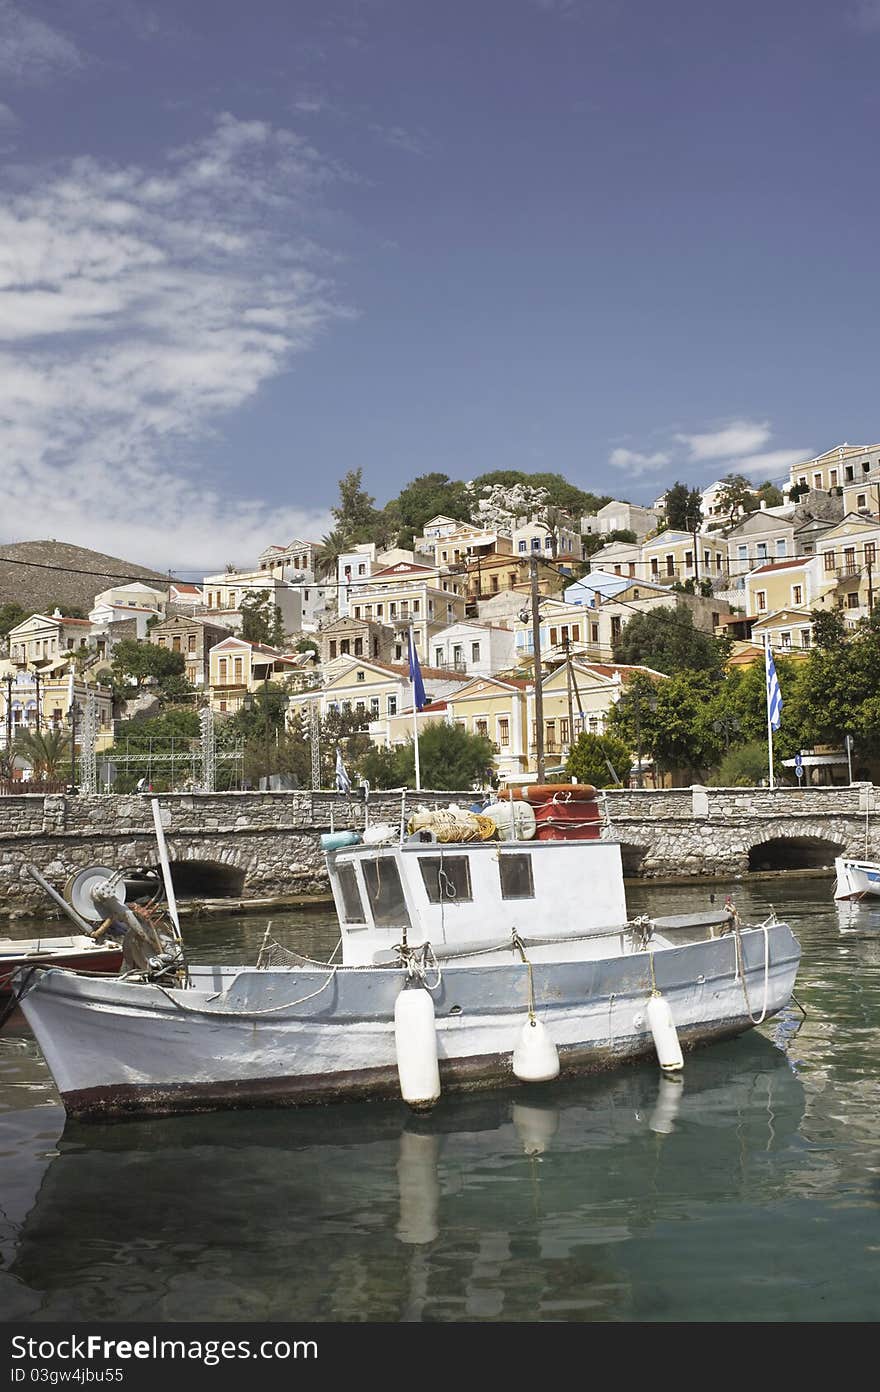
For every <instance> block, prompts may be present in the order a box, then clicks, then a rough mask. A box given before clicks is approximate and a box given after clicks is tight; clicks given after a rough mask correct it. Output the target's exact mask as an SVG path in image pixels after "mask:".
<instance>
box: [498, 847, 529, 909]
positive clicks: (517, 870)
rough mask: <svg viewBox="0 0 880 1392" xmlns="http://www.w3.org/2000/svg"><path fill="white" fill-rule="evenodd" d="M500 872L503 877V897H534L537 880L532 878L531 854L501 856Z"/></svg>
mask: <svg viewBox="0 0 880 1392" xmlns="http://www.w3.org/2000/svg"><path fill="white" fill-rule="evenodd" d="M498 873H499V875H500V877H501V898H502V899H534V897H535V882H534V880H533V879H532V857H531V856H530V855H502V856H500V857H499V859H498Z"/></svg>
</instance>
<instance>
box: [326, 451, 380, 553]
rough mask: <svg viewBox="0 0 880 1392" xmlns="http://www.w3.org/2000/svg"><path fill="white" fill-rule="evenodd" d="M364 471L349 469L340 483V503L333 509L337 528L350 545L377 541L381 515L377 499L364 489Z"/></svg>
mask: <svg viewBox="0 0 880 1392" xmlns="http://www.w3.org/2000/svg"><path fill="white" fill-rule="evenodd" d="M363 472H364V471H363V469H349V471H348V473H347V474H346V475H345V477H344V478H342V479H340V481H339V502H338V504H337V506H336V507H335V508H331V509H330V510H331V512H332V513H333V516H334V518H335V519H336V526H337V528H338V530H339V531H340V532H341V533H342V535H343V536H344V537H345V539H346V541H347V542H348V543H349V544H354V543H356V542H359V541H374V540H376V534H377V531H379V530H381V528H380V514H379V513H378V512H377V511H376V509H375V507H374V506H373V504H374V502H375V499H374V498H372V497H371V496H370V494H369V493H367V492H366V491H365V490H364V488H363V487H362V480H363Z"/></svg>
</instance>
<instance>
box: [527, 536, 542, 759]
mask: <svg viewBox="0 0 880 1392" xmlns="http://www.w3.org/2000/svg"><path fill="white" fill-rule="evenodd" d="M529 569H530V571H531V580H532V653H533V658H534V673H535V746H536V754H537V757H536V760H535V763H536V765H537V772H538V782H539V783H543V782H544V693H543V691H542V690H541V678H542V672H541V614H540V609H539V605H540V603H541V596H540V594H539V593H538V558H537V556H530V557H529Z"/></svg>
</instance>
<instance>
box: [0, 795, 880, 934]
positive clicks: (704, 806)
mask: <svg viewBox="0 0 880 1392" xmlns="http://www.w3.org/2000/svg"><path fill="white" fill-rule="evenodd" d="M471 797H472V795H471V794H468V793H458V794H455V793H419V794H416V793H413V792H408V793H407V795H406V807H407V809H411V808H412V807H413V806H414V805H415V804H416V803H417V802H418V803H429V804H439V805H441V806H447V805H448V804H449V803H450V802H452V801H459V802H462V803H465V804H467V803H468V802H470V801H471ZM160 802H161V806H162V809H163V819H164V821H165V826H166V837H167V840H168V851H169V856H170V859H171V861H172V869H173V875H174V880H175V885H176V887H177V890H178V893H179V894H180V895H181V896H182V897H190V898H196V899H219V898H229V899H244V898H247V899H259V898H263V897H270V896H281V895H290V896H295V895H297V894H308V893H315V892H321V891H326V888H327V880H326V875H325V871H324V861H323V855H322V852H321V849H320V844H319V838H320V835H321V833H322V832H325V831H330V830H331V829H333V828H335V829H336V830H337V831H339V830H342V829H344V828H349V827H350V828H360V827H362V826H363V821H364V807H363V803H361V802H359V801H357V800H355V799H351V798H348V797H345V796H343V795H341V794H337V793H330V792H319V793H311V792H307V791H298V792H284V793H282V792H278V793H196V794H192V793H188V794H182V793H174V794H163V795H162V796H161V798H160ZM604 802H605V808H606V812H607V820H608V826H609V828H610V834H611V835H612V836H614V837H616V839H617V840H619V841H620V842H621V846H622V853H623V860H624V869H625V871H626V873H627V874H629V875H642V876H646V877H649V878H657V879H669V878H676V877H678V876H686V875H719V876H726V875H733V874H743V873H746V872H748V871H749V870H774V869H805V868H809V867H818V866H830V865H831V863H832V861H833V859H834V857H835V855H839V854H841V853H842V852H846V853H848V854H855V855H860V856H863V855H865V853H866V835H867V853H868V855H869V856H871V857H872V858H874V859H877V858H880V825H878V816H877V813H878V810H880V790H877V789H875V788H874V787H873V786H872V785H871V784H867V783H862V784H853V785H852V786H851V787H846V788H806V789H803V790H800V789H796V788H779V789H774V790H773V791H771V790H770V789H767V788H702V787H693V788H677V789H670V790H657V791H654V790H641V789H629V790H625V791H609V792H608V793H607V794H605V795H604ZM401 806H402V798H401V794H400V793H399V792H388V793H374V794H373V795H372V796H371V798H370V803H369V815H370V820H371V822H377V821H388V822H391V823H393V824H394V825H397V824H398V823H399V821H400V816H401ZM606 834H608V833H606ZM28 862H31V863H33V864H34V865H36V866H37V868H38V869H39V870H41V871H42V873H43V874H44V875H45V876H46V878H47V879H49V880H50V881H51V882H52V883H53V884H56V885H59V884H61V883H63V881H64V880H65V879H66V878H67V876H68V875H70V874H71V873H73V872H74V871H76V870H79V869H82V868H83V867H84V866H86V865H108V866H111V867H114V868H126V869H127V868H134V867H136V866H154V865H155V864H156V862H157V857H156V842H155V837H154V834H153V823H152V814H151V809H150V804H149V800H148V799H146V798H141V797H137V796H124V795H118V796H117V795H114V794H108V795H99V796H95V797H85V796H76V797H67V796H65V795H64V794H40V793H31V794H24V795H21V796H11V797H0V912H3V911H4V910H6V911H9V910H16V909H25V908H28V909H32V910H33V909H37V908H39V909H42V907H43V905H44V903H45V899H44V896H43V895H42V892H41V891H40V890H39V888H38V887H37V886H36V885H35V884H34V883H33V881H31V880H30V879H29V877H28V876H27V874H26V871H25V866H26V865H27V863H28Z"/></svg>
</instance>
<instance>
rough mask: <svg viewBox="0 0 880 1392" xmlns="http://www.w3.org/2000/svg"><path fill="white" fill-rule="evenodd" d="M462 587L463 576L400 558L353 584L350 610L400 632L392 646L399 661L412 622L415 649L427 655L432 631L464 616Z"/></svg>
mask: <svg viewBox="0 0 880 1392" xmlns="http://www.w3.org/2000/svg"><path fill="white" fill-rule="evenodd" d="M464 591H465V581H464V576H462V575H455V574H451V573H448V572H444V571H443V570H442V569H438V568H437V567H435V566H424V565H417V564H416V563H415V562H412V561H400V562H398V564H397V565H392V566H386V567H384V568H383V569H382V570H377V571H374V572H373V574H372V575H370V576H367V577H366V578H365V579H364V580H363V581H362V582H360V581H359V582H357V583H356V584H352V585H351V587H350V589H349V593H348V612H349V614H350V615H351V616H352V618H354V619H367V620H372V621H374V622H376V623H380V624H385V625H387V626H388V627H390V628H396V629H397V630H398V634H397V637H396V638H395V640H394V641H393V642H392V645H391V646H392V656H393V659H394V661H395V662H400V661H403V660H404V659H405V658H406V652H407V634H406V629H407V627H408V625H409V624H410V623H411V624H412V629H413V639H414V642H415V645H416V651H417V652H418V654H419V657H420V658H421V659H424V658H425V657H426V656H427V654H428V652H429V650H430V646H429V645H430V639H431V638H432V637H433V636H434V634H435V633H439V632H440V630H441V629H443V628H446V627H448V625H449V624H451V623H457V622H458V621H459V620H460V619H463V618H464V611H465V592H464Z"/></svg>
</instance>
